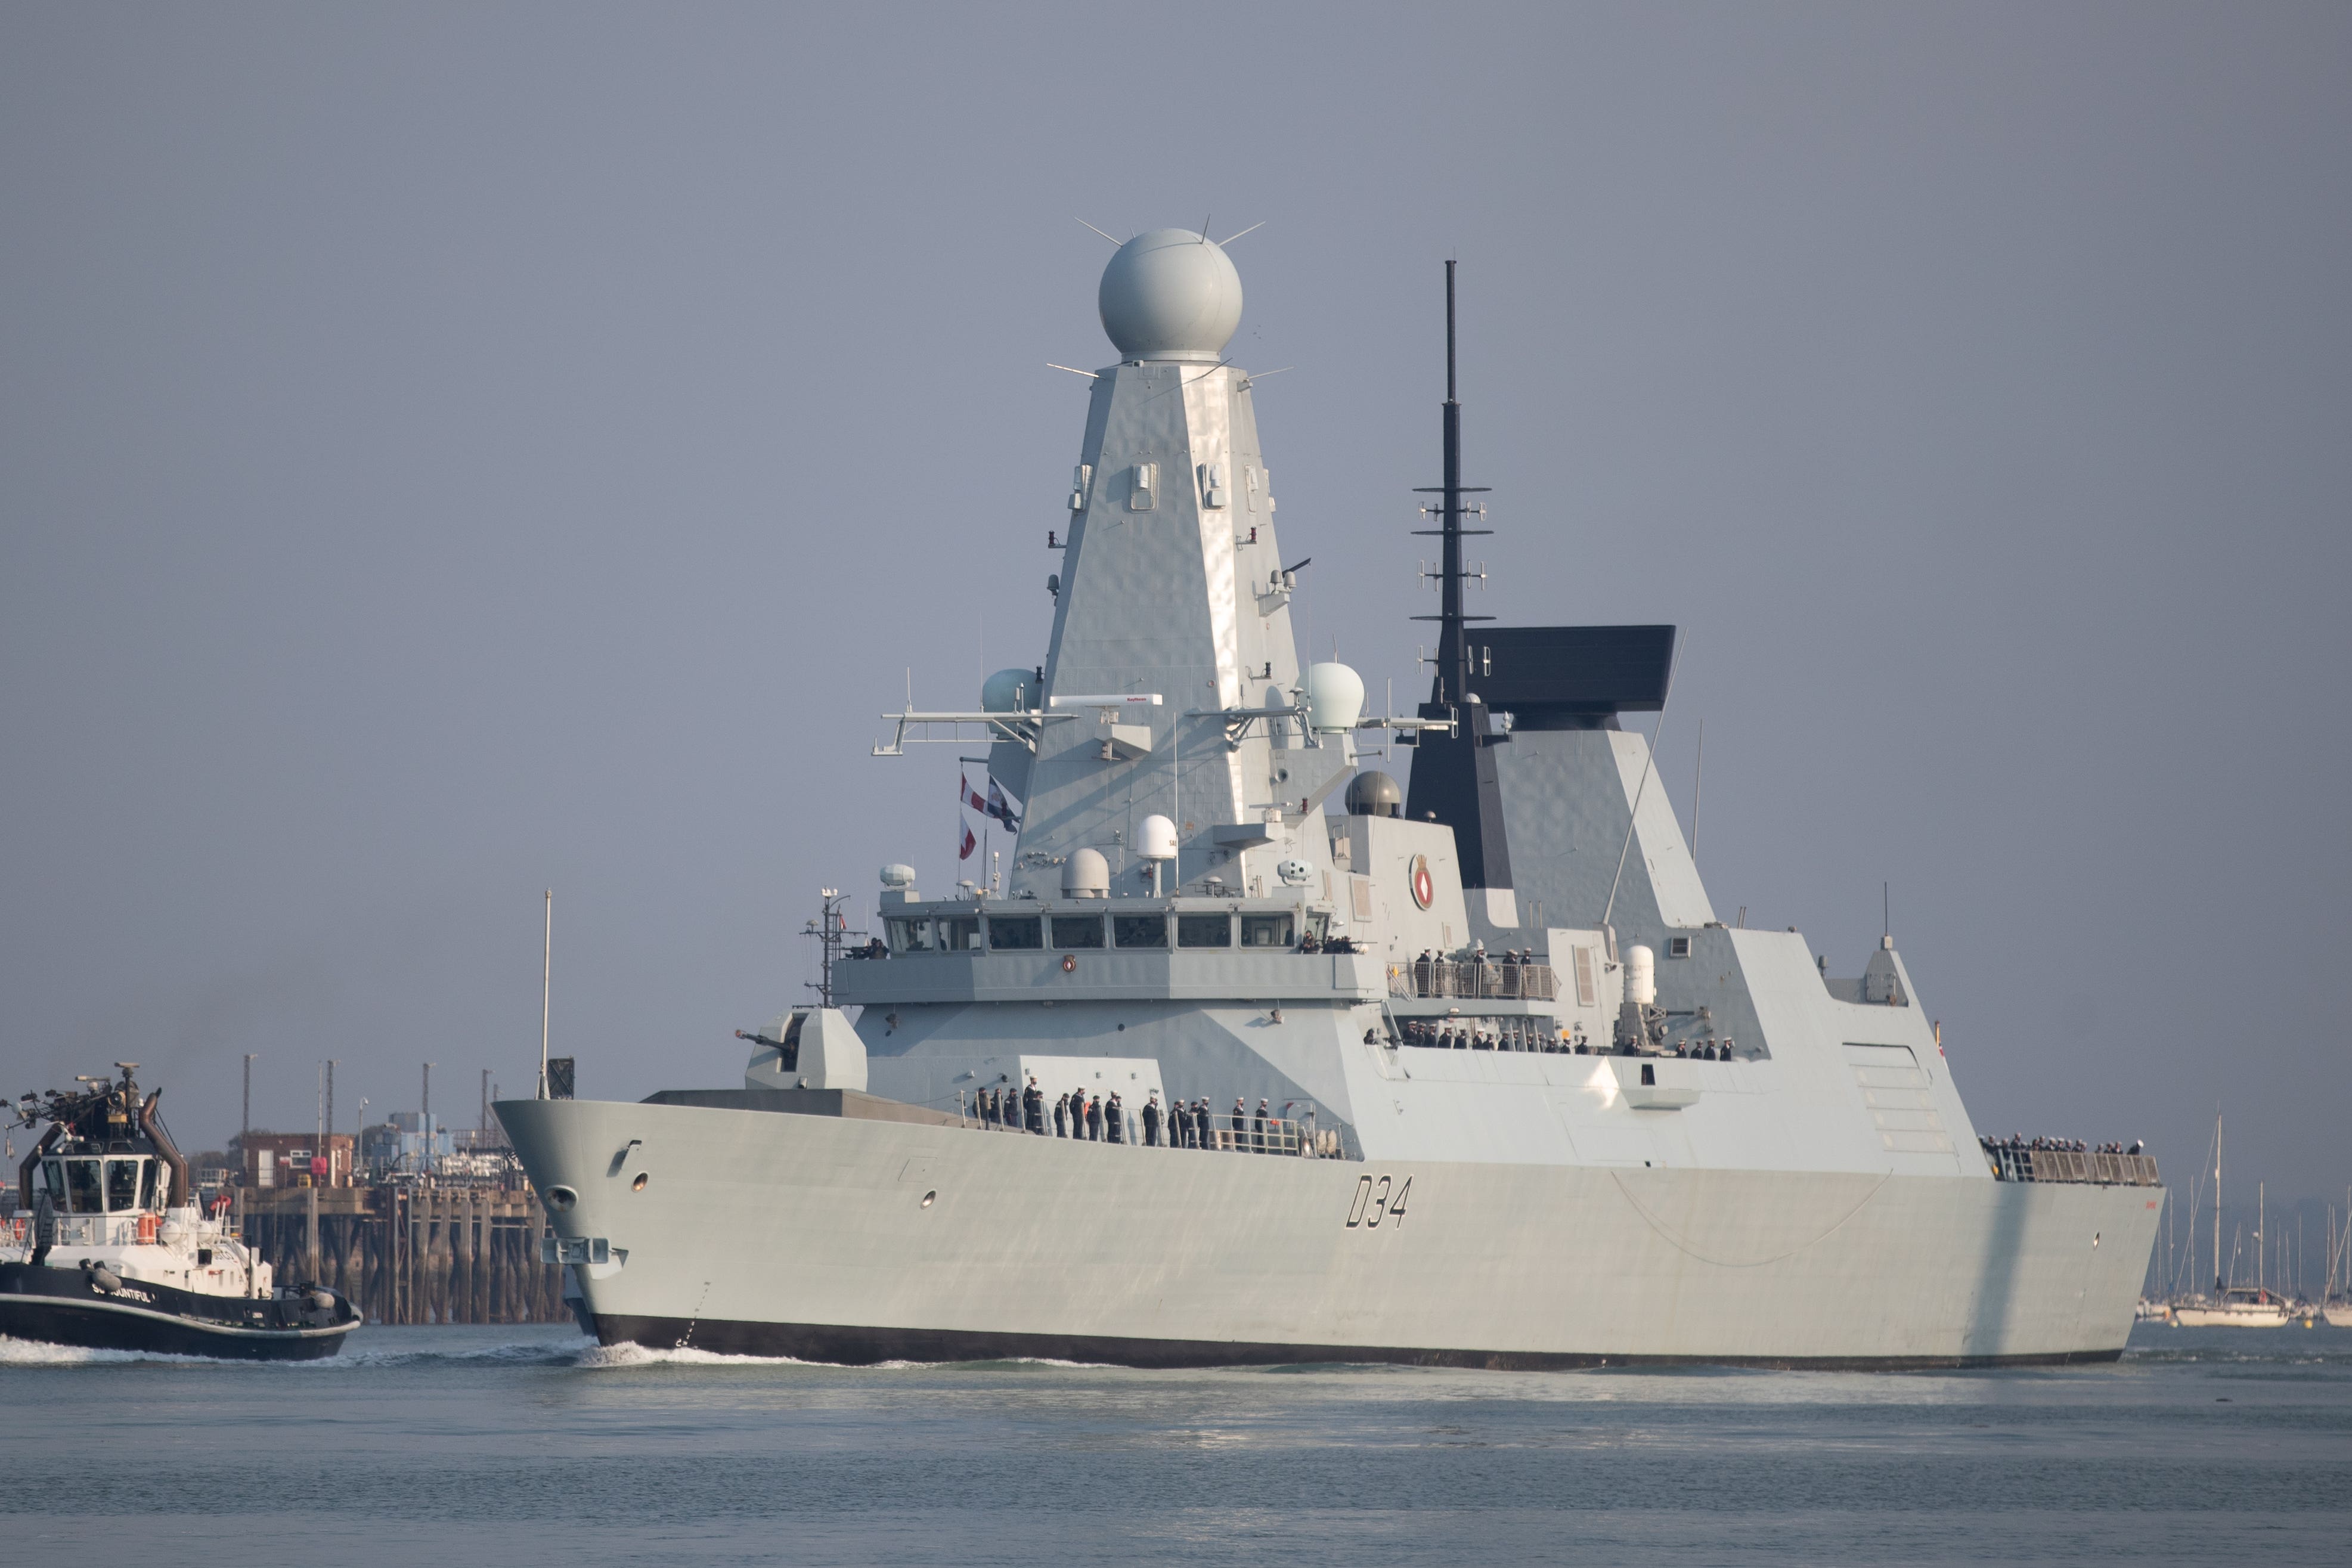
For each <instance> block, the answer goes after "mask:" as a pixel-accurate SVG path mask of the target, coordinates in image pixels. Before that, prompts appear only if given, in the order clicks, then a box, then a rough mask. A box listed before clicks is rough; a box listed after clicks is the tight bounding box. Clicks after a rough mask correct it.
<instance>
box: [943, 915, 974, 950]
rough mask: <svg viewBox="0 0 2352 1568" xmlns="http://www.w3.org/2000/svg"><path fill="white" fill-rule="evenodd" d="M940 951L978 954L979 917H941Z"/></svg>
mask: <svg viewBox="0 0 2352 1568" xmlns="http://www.w3.org/2000/svg"><path fill="white" fill-rule="evenodd" d="M979 951H980V917H979V916H978V915H943V916H941V917H940V952H979Z"/></svg>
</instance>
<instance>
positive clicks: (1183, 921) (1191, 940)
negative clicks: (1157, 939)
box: [1176, 915, 1234, 947]
mask: <svg viewBox="0 0 2352 1568" xmlns="http://www.w3.org/2000/svg"><path fill="white" fill-rule="evenodd" d="M1176 945H1177V946H1178V947H1231V946H1233V945H1234V917H1233V916H1231V915H1178V916H1177V917H1176Z"/></svg>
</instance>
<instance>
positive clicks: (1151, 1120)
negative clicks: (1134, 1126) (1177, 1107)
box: [1143, 1089, 1160, 1149]
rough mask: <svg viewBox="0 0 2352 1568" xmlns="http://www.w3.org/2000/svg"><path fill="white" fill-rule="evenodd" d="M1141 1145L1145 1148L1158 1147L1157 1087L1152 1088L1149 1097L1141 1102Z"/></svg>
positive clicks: (1158, 1114)
mask: <svg viewBox="0 0 2352 1568" xmlns="http://www.w3.org/2000/svg"><path fill="white" fill-rule="evenodd" d="M1143 1146H1144V1147H1145V1148H1147V1149H1157V1148H1158V1147H1160V1091H1159V1090H1158V1089H1154V1090H1152V1091H1151V1096H1150V1099H1148V1100H1145V1101H1144V1102H1143Z"/></svg>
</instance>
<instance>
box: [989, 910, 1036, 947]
mask: <svg viewBox="0 0 2352 1568" xmlns="http://www.w3.org/2000/svg"><path fill="white" fill-rule="evenodd" d="M988 945H989V946H990V947H992V948H994V949H995V950H996V951H997V952H1035V951H1036V950H1037V949H1039V948H1041V947H1044V946H1045V921H1043V920H1041V919H1039V918H1038V917H1037V916H1035V915H991V916H989V917H988Z"/></svg>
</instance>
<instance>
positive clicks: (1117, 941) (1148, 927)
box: [1110, 915, 1168, 947]
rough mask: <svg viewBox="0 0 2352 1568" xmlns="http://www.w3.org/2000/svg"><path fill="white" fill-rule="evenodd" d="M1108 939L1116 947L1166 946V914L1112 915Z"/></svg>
mask: <svg viewBox="0 0 2352 1568" xmlns="http://www.w3.org/2000/svg"><path fill="white" fill-rule="evenodd" d="M1110 940H1111V942H1112V945H1114V946H1117V947H1166V946H1167V945H1168V917H1167V916H1166V915H1113V916H1111V918H1110Z"/></svg>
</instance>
